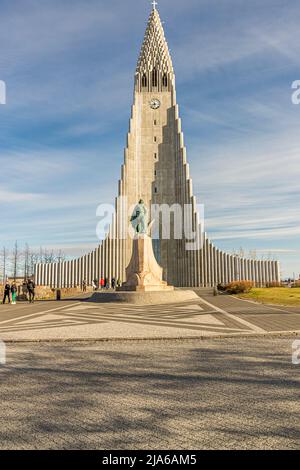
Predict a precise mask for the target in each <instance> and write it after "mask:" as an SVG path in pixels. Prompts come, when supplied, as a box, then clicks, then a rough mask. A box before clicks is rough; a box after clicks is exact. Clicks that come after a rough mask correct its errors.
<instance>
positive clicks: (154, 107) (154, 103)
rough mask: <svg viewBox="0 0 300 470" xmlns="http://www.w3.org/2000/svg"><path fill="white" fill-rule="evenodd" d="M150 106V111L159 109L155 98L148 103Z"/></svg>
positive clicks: (158, 102)
mask: <svg viewBox="0 0 300 470" xmlns="http://www.w3.org/2000/svg"><path fill="white" fill-rule="evenodd" d="M150 106H151V108H152V109H158V108H159V107H160V101H159V100H158V99H156V98H154V99H153V100H151V101H150Z"/></svg>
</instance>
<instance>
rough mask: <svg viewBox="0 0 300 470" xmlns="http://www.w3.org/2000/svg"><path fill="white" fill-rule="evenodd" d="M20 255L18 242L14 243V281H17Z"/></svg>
mask: <svg viewBox="0 0 300 470" xmlns="http://www.w3.org/2000/svg"><path fill="white" fill-rule="evenodd" d="M20 255H21V253H20V251H19V247H18V242H17V241H16V242H15V246H14V249H13V252H12V273H13V278H14V280H15V281H16V280H17V277H18V272H19V268H20Z"/></svg>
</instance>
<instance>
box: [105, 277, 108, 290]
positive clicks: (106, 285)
mask: <svg viewBox="0 0 300 470" xmlns="http://www.w3.org/2000/svg"><path fill="white" fill-rule="evenodd" d="M104 283H105V287H106V289H109V280H108V279H107V277H106V278H105V279H104Z"/></svg>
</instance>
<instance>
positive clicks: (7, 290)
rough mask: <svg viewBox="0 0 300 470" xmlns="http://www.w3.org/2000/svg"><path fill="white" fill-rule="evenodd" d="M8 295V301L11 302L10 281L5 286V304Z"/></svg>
mask: <svg viewBox="0 0 300 470" xmlns="http://www.w3.org/2000/svg"><path fill="white" fill-rule="evenodd" d="M6 297H7V300H8V303H9V304H10V284H9V283H8V282H6V284H5V286H4V296H3V303H4V304H5V301H6Z"/></svg>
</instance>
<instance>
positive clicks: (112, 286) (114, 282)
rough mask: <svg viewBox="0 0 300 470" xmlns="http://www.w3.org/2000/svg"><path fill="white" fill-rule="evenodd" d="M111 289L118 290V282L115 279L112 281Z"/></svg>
mask: <svg viewBox="0 0 300 470" xmlns="http://www.w3.org/2000/svg"><path fill="white" fill-rule="evenodd" d="M111 288H112V289H115V288H116V280H115V278H114V277H113V278H112V280H111Z"/></svg>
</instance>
